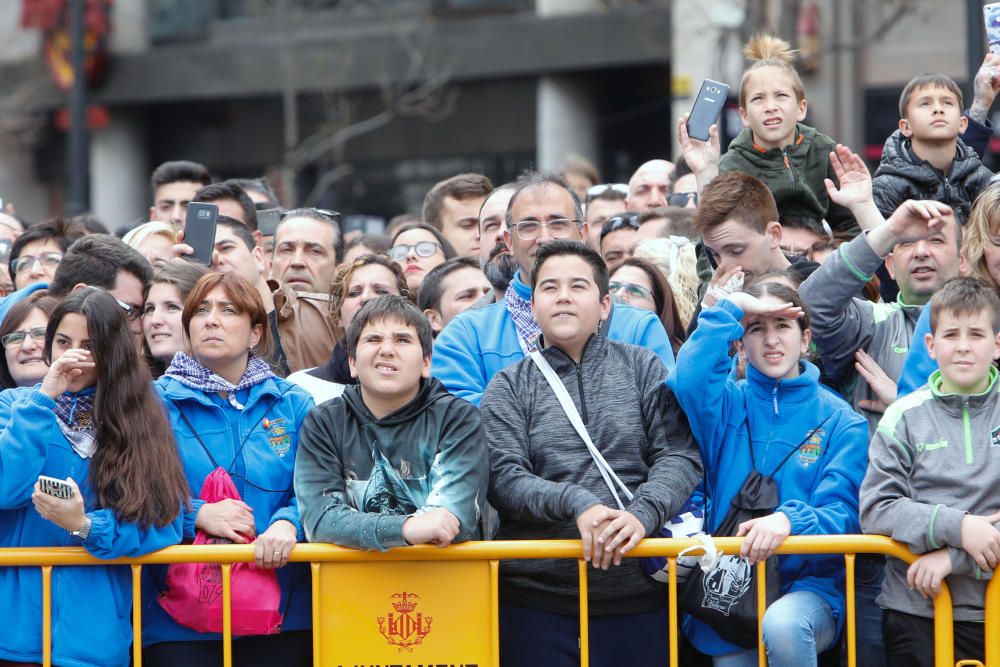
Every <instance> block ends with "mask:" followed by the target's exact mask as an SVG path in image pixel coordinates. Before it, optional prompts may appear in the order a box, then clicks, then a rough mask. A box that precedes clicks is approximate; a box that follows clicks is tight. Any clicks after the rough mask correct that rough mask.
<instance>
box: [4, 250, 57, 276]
mask: <svg viewBox="0 0 1000 667" xmlns="http://www.w3.org/2000/svg"><path fill="white" fill-rule="evenodd" d="M62 258H63V254H62V253H61V252H54V251H53V252H43V253H39V254H37V255H21V256H20V257H18V258H17V259H15V260H14V273H24V272H25V271H30V270H31V267H33V266H34V265H35V262H38V263H40V264H41V265H42V266H43V267H45V268H46V269H54V268H56V267H57V266H59V262H61V261H62Z"/></svg>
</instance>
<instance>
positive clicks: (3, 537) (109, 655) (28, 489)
mask: <svg viewBox="0 0 1000 667" xmlns="http://www.w3.org/2000/svg"><path fill="white" fill-rule="evenodd" d="M54 410H55V402H54V401H53V400H52V399H51V398H49V397H48V396H46V395H45V394H43V393H41V392H40V391H38V390H37V389H35V388H30V387H22V388H17V389H8V390H7V391H4V392H2V393H0V548H8V547H68V546H81V543H80V541H79V540H77V539H76V538H73V537H71V536H70V534H69V533H68V532H66V531H65V530H63V529H62V528H60V527H59V526H57V525H55V524H54V523H52V522H50V521H48V520H46V519H43V518H42V517H41V515H40V514H38V512H37V511H35V507H34V505H33V504H32V502H31V493H32V490H33V486H34V484H35V482H36V481H37V480H38V476H39V475H47V476H49V477H57V478H59V479H66V478H67V477H72V478H73V479H74V480H76V482H77V484H79V485H80V492H81V494H82V495H83V498H84V503H85V505H84V508H85V510H86V511H87V516H89V517H90V519H91V522H92V524H91V528H90V534H89V535H88V536H87V539H86V540H84V541H83V543H82V546H83V547H84V548H85V549H86V550H87V551H89V552H90V553H91V554H92V555H94V556H97V557H98V558H122V557H134V556H141V555H143V554H146V553H149V552H151V551H156V550H158V549H162V548H163V547H167V546H170V545H173V544H177V543H178V542H180V540H181V530H182V529H181V525H182V522H183V516H182V515H180V514H179V515H178V517H177V519H176V520H175V521H174V522H173V523H171V524H170V525H168V526H165V527H163V528H158V527H155V526H152V527H150V528H147V529H143V528H141V527H140V526H138V525H136V524H133V523H127V522H122V521H119V520H118V519H117V518H116V517H115V515H114V512H112V511H111V510H110V509H101V508H99V506H98V504H97V498H96V495H95V493H94V492H93V489H92V488H91V487H90V485H89V482H88V470H89V469H90V459H85V458H81V457H80V456H79V455H78V454H77V453H76V452H75V451H74V450H73V448H72V446H71V445H70V443H69V441H68V440H67V439H66V437H65V436H64V435H63V434H62V431H61V430H60V428H59V424H58V422H57V420H56V416H55V412H54ZM98 446H100V445H98ZM41 593H42V576H41V570H40V569H39V568H37V567H3V568H0V600H3V604H4V608H5V609H6V610H7V611H6V612H5V613H4V614H3V623H0V660H10V661H14V662H33V663H40V662H41V661H42V598H41ZM131 610H132V575H131V573H130V572H129V569H128V568H127V567H112V566H94V565H89V566H80V567H56V568H53V570H52V626H51V627H52V664H54V665H60V666H61V667H85V666H86V667H108V666H112V667H114V666H120V667H124V666H125V665H128V662H129V645H130V644H131V642H132V623H131V621H130V612H131Z"/></svg>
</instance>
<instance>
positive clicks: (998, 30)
mask: <svg viewBox="0 0 1000 667" xmlns="http://www.w3.org/2000/svg"><path fill="white" fill-rule="evenodd" d="M983 23H985V24H986V43H987V45H988V48H989V51H990V53H997V54H1000V2H991V3H990V4H988V5H984V6H983Z"/></svg>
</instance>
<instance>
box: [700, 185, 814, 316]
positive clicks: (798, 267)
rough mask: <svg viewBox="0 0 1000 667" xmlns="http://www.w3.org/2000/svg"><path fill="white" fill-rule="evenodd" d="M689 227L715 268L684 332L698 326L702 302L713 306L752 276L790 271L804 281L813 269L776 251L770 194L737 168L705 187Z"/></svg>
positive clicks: (776, 229)
mask: <svg viewBox="0 0 1000 667" xmlns="http://www.w3.org/2000/svg"><path fill="white" fill-rule="evenodd" d="M694 228H695V232H697V233H699V234H701V238H702V242H703V243H704V246H705V253H706V255H707V258H708V261H709V263H710V264H711V265H712V266H713V267H714V268H715V272H714V273H713V274H712V276H711V278H710V279H709V281H708V285H707V288H708V289H707V291H705V293H704V299H703V301H702V302H701V303H700V304H699V305H698V307H697V309H696V310H695V313H694V316H693V317H692V319H691V325H690V327H689V333H690V332H691V331H694V330H695V329H696V328H697V327H698V314H699V313H700V312H701V306H702V304H705V305H709V306H713V305H715V303H716V301H718V300H719V298H720V297H719V295H720V294H721V295H723V296H725V293H726V291H727V290H728V291H730V292H732V291H735V290H739V289H742V287H743V285H748V284H749V283H750V282H751V281H752V280H753V279H754V277H756V276H760V275H763V274H764V273H767V272H768V271H774V270H780V271H783V270H791V271H794V272H795V273H796V274H798V276H799V277H800V278H801V279H803V280H805V279H806V278H807V277H808V276H809V275H810V274H811V273H812V272H813V271H815V270H816V269H817V268H818V267H819V264H817V263H816V262H812V261H810V260H808V259H806V258H805V257H801V256H798V255H786V254H785V253H784V252H783V251H782V250H781V223H780V222H778V206H777V204H775V202H774V196H773V195H772V194H771V191H770V190H768V189H767V186H766V185H764V183H763V182H761V181H760V180H759V179H757V178H754V177H753V176H750V175H749V174H744V173H743V172H739V171H730V172H727V173H725V174H723V175H721V176H718V177H717V178H715V179H714V180H712V182H711V183H709V184H708V185H706V186H705V189H704V190H703V191H702V196H701V203H700V204H699V206H698V212H697V213H696V214H695V217H694ZM699 274H701V271H699ZM720 290H721V291H720ZM699 291H701V290H699Z"/></svg>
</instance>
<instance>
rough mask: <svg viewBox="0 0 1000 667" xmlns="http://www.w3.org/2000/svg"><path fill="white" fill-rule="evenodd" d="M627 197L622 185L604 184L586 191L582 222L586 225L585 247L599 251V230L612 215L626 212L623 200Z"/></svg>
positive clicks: (626, 188) (626, 190)
mask: <svg viewBox="0 0 1000 667" xmlns="http://www.w3.org/2000/svg"><path fill="white" fill-rule="evenodd" d="M627 196H628V186H627V185H626V184H624V183H604V184H603V185H595V186H594V187H592V188H590V190H588V191H587V201H586V205H585V206H584V209H583V211H584V217H583V220H584V222H586V223H587V229H588V230H590V233H589V234H587V239H586V241H587V245H589V246H590V247H591V248H593V249H594V250H597V251H598V252H600V250H601V228H602V227H604V221H605V220H607V219H608V218H610V217H611V216H613V215H618V214H619V213H624V212H625V211H626V207H625V198H626V197H627Z"/></svg>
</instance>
